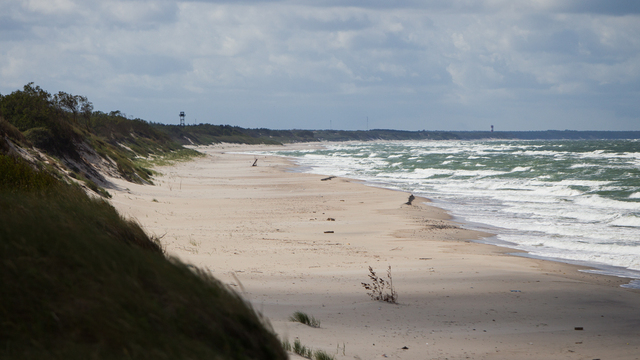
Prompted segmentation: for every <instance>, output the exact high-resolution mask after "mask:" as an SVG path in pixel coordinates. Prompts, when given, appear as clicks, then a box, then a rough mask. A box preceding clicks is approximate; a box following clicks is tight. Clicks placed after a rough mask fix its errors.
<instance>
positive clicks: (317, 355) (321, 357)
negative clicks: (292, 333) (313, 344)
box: [282, 339, 335, 360]
mask: <svg viewBox="0 0 640 360" xmlns="http://www.w3.org/2000/svg"><path fill="white" fill-rule="evenodd" d="M282 348H283V349H284V350H286V351H292V352H294V353H296V354H298V355H300V356H302V357H304V358H307V359H313V360H334V359H335V358H334V357H333V356H331V355H329V354H328V353H327V352H326V351H324V350H316V351H313V349H311V348H308V347H306V346H304V345H302V342H300V339H295V340H294V341H293V345H291V343H290V342H289V340H284V341H283V342H282Z"/></svg>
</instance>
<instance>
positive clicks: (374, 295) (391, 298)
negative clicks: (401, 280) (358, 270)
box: [362, 265, 398, 304]
mask: <svg viewBox="0 0 640 360" xmlns="http://www.w3.org/2000/svg"><path fill="white" fill-rule="evenodd" d="M387 278H388V280H385V279H383V278H381V277H379V276H378V275H377V274H376V272H375V271H373V268H372V267H371V266H369V279H371V283H364V282H363V283H362V287H364V288H365V289H367V290H369V292H368V293H367V295H369V296H370V297H371V299H372V300H377V301H386V302H389V303H392V304H397V303H398V293H397V292H396V290H395V289H394V287H393V278H392V277H391V265H389V268H388V269H387Z"/></svg>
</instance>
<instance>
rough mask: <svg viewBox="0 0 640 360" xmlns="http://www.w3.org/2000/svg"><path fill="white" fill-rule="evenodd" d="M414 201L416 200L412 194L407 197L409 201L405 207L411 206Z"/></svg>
mask: <svg viewBox="0 0 640 360" xmlns="http://www.w3.org/2000/svg"><path fill="white" fill-rule="evenodd" d="M415 199H416V197H415V196H413V194H411V195H409V201H407V202H406V203H405V204H407V205H411V203H412V202H413V200H415Z"/></svg>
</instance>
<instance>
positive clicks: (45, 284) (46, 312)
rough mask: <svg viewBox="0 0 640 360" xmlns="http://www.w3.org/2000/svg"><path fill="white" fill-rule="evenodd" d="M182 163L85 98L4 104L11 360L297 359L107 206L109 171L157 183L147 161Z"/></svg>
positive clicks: (143, 127)
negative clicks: (94, 107) (153, 179)
mask: <svg viewBox="0 0 640 360" xmlns="http://www.w3.org/2000/svg"><path fill="white" fill-rule="evenodd" d="M181 152H182V153H183V155H182V156H183V157H190V156H197V155H198V153H197V152H195V151H193V150H188V149H185V148H183V147H182V146H181V145H180V144H179V143H177V142H176V141H174V140H172V139H171V137H170V136H169V135H168V134H167V133H165V132H162V131H160V130H158V129H157V128H155V127H153V126H151V125H150V124H148V123H147V122H145V121H142V120H139V119H136V120H131V119H127V118H126V117H125V116H124V115H123V114H120V113H119V112H112V113H109V114H107V113H102V112H97V111H93V109H92V106H91V103H90V102H88V101H87V99H86V98H84V97H82V96H74V95H70V94H65V93H58V94H55V95H51V94H49V93H48V92H46V91H44V90H43V89H41V88H39V87H38V86H34V85H33V84H28V85H26V86H25V87H24V89H23V90H19V91H15V92H13V93H11V94H9V95H3V96H0V214H1V216H0V264H1V265H0V277H1V281H2V282H1V283H2V291H0V318H1V319H2V321H1V322H0V358H2V359H54V358H55V359H89V358H91V359H124V358H131V359H187V358H188V359H286V358H287V355H286V352H285V351H284V350H283V349H282V344H281V342H280V341H279V340H278V339H277V337H276V336H275V335H274V334H273V331H272V330H271V329H270V327H269V325H268V323H267V322H266V320H265V319H263V318H262V317H261V315H260V314H259V313H257V312H256V311H254V310H253V309H252V307H251V306H250V305H249V304H248V303H247V302H246V301H245V300H244V299H242V297H240V296H239V295H238V294H236V293H235V292H233V291H232V290H230V289H228V287H227V286H226V285H224V284H222V283H220V282H219V281H218V280H216V279H215V278H213V277H211V276H210V275H208V274H205V273H203V272H202V271H200V270H198V269H196V268H193V267H191V266H188V265H185V264H183V263H181V262H180V261H178V260H176V259H175V258H172V257H170V256H168V255H167V254H165V253H164V252H163V249H162V247H161V245H160V243H159V241H158V240H157V239H155V238H153V237H150V236H149V235H148V234H146V233H145V232H144V230H143V229H142V228H141V227H140V226H139V225H138V224H137V223H136V222H135V221H133V220H130V219H125V218H123V217H122V216H121V215H120V214H118V212H117V211H116V210H115V208H113V206H111V205H110V204H109V203H108V201H106V200H104V197H108V196H109V194H108V191H107V190H105V187H106V188H108V187H109V183H108V181H107V180H106V179H105V177H104V176H103V175H102V174H103V173H104V172H107V173H110V175H113V176H120V177H122V178H124V179H127V180H129V181H132V182H138V183H151V182H152V178H151V175H152V174H153V172H152V171H151V170H149V169H148V168H146V167H145V166H143V165H144V163H140V162H139V161H138V160H137V159H146V160H147V161H150V160H153V159H159V160H161V159H164V158H167V157H169V158H170V157H171V155H172V154H175V153H181ZM94 191H95V193H96V194H99V195H101V196H102V197H100V196H97V195H95V194H94V195H89V194H91V192H94Z"/></svg>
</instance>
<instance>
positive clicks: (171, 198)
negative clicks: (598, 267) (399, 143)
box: [110, 145, 640, 360]
mask: <svg viewBox="0 0 640 360" xmlns="http://www.w3.org/2000/svg"><path fill="white" fill-rule="evenodd" d="M255 149H257V147H250V146H230V145H219V146H212V147H202V148H199V150H200V151H203V152H205V153H206V154H207V156H206V157H204V158H200V159H197V160H195V161H191V162H187V163H180V164H177V165H175V166H170V167H164V168H159V169H158V170H159V171H161V172H162V173H163V175H162V176H157V177H156V186H141V185H135V184H131V183H127V182H123V181H119V180H113V181H114V184H115V186H116V187H118V190H115V191H114V190H111V191H110V192H111V193H112V194H113V195H114V197H113V199H112V203H113V205H114V206H115V207H116V208H117V209H118V210H119V211H121V212H122V213H123V214H127V215H129V216H131V217H134V218H136V219H137V220H138V221H139V222H140V223H141V224H142V226H143V227H144V228H145V229H146V230H147V231H148V232H149V233H151V234H155V235H158V236H162V243H163V245H164V246H165V247H166V249H167V251H168V252H169V253H170V254H172V255H174V256H176V257H178V258H180V259H182V260H183V261H185V262H188V263H191V264H194V265H195V266H198V267H200V268H203V269H206V270H210V271H211V272H212V273H213V275H214V276H215V277H217V278H218V279H220V280H222V281H223V282H225V283H228V284H230V285H231V286H232V287H233V288H234V289H236V290H237V291H238V292H240V293H242V294H243V295H244V296H245V297H246V298H247V299H248V300H250V301H251V302H252V304H253V306H254V307H255V308H256V309H257V310H258V311H260V312H262V313H263V314H264V315H265V316H266V317H268V319H269V320H270V321H271V323H272V325H273V327H274V329H275V331H276V332H277V333H278V334H279V335H280V336H281V338H287V339H289V340H290V341H292V342H293V340H294V339H295V338H299V339H300V340H301V342H302V343H303V344H304V345H306V346H309V347H312V348H313V349H321V350H325V351H327V352H329V353H330V354H336V359H363V360H364V359H375V358H384V357H388V358H396V359H639V358H640V292H639V291H637V290H629V289H624V288H621V287H620V286H619V285H620V284H622V283H625V282H624V281H622V280H620V279H617V278H612V277H605V276H596V275H591V274H587V273H583V272H579V271H578V270H579V268H578V267H576V266H571V265H566V264H561V263H556V262H550V261H541V260H535V259H529V258H524V257H520V256H513V255H509V253H510V252H512V251H511V250H508V249H504V248H500V247H496V246H491V245H483V244H478V243H475V242H472V241H470V240H471V239H476V238H479V237H481V236H483V235H484V236H487V235H488V234H481V233H477V232H474V231H469V230H463V229H462V228H461V225H460V224H456V223H454V222H451V221H450V220H448V219H449V216H448V215H447V214H446V213H445V212H444V211H442V210H440V209H437V208H434V207H431V206H429V205H428V204H427V202H428V200H426V199H416V200H415V201H414V203H413V205H412V206H409V205H406V204H404V202H406V201H407V197H408V194H406V193H402V192H396V191H390V190H385V189H379V188H374V187H370V186H366V185H363V184H360V183H358V182H356V181H352V180H350V179H344V178H334V179H332V180H327V181H321V178H323V176H320V175H311V174H301V173H292V172H290V171H288V170H290V169H291V167H292V165H291V164H290V163H288V162H287V161H286V160H285V159H282V158H277V157H264V156H261V157H259V158H258V163H257V166H255V167H253V166H251V164H252V163H253V161H254V156H251V155H242V154H230V153H228V152H230V151H231V152H234V151H247V150H255ZM269 149H270V150H273V149H274V148H273V147H270V148H269ZM329 218H331V219H335V221H331V220H328V219H329ZM326 231H333V233H325V232H326ZM369 266H372V267H373V268H374V270H375V271H377V272H378V274H379V275H383V276H386V269H387V268H388V266H391V267H392V276H393V284H394V286H395V288H396V290H397V292H398V294H399V299H398V300H399V303H398V304H397V305H395V304H389V303H384V302H379V301H373V300H371V299H370V298H369V297H368V296H367V291H366V290H365V289H364V288H363V287H362V286H361V282H368V281H369V279H368V277H367V275H368V267H369ZM298 310H299V311H303V312H306V313H307V314H309V315H311V316H314V317H315V318H317V319H319V320H320V321H321V327H320V328H317V329H316V328H310V327H308V326H305V325H302V324H299V323H293V322H290V321H288V318H289V316H291V314H292V313H293V312H294V311H298ZM405 347H406V349H403V348H405ZM292 357H293V356H292Z"/></svg>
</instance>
